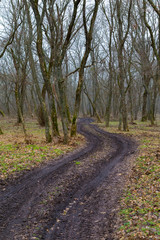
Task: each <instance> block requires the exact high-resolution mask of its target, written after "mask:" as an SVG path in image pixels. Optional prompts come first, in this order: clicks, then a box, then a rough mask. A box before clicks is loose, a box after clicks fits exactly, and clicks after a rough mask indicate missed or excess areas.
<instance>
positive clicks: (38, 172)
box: [0, 119, 136, 240]
mask: <svg viewBox="0 0 160 240" xmlns="http://www.w3.org/2000/svg"><path fill="white" fill-rule="evenodd" d="M90 122H91V120H90V119H81V120H80V121H79V127H78V131H79V132H80V133H81V134H83V135H84V136H85V137H86V140H87V145H86V146H85V147H83V148H81V149H79V150H77V151H75V152H74V153H72V154H68V155H66V156H64V157H61V158H60V159H57V160H56V161H55V160H54V161H53V162H52V161H51V162H50V163H49V164H48V165H46V166H43V167H41V168H39V169H35V170H33V171H31V172H30V173H28V174H26V175H24V176H23V177H21V178H20V179H18V180H16V182H14V183H12V184H10V185H8V186H6V188H5V189H2V190H1V191H0V240H23V239H27V240H32V239H45V240H49V239H52V240H57V239H60V240H102V239H103V240H105V239H106V240H107V239H108V240H109V239H116V232H115V223H116V213H117V207H118V201H119V198H120V196H121V194H122V191H123V188H124V185H125V182H126V179H127V178H128V174H129V172H130V169H131V159H132V157H131V156H132V155H133V154H134V152H135V149H136V147H135V143H134V142H133V141H131V140H129V139H127V138H125V137H123V136H120V135H116V134H111V133H106V132H105V131H103V130H100V129H99V128H98V127H97V126H95V125H93V124H90Z"/></svg>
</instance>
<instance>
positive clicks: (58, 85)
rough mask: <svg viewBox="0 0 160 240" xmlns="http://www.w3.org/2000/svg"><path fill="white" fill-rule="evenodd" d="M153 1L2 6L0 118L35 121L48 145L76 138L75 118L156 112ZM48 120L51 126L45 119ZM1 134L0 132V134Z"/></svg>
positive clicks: (159, 34)
mask: <svg viewBox="0 0 160 240" xmlns="http://www.w3.org/2000/svg"><path fill="white" fill-rule="evenodd" d="M159 11H160V10H159V6H158V2H157V1H151V0H150V1H135V0H134V1H123V2H122V1H107V2H105V1H95V2H94V1H73V2H72V1H41V2H38V1H7V2H6V1H5V2H4V3H3V1H2V2H1V43H0V45H1V54H0V57H1V63H0V90H1V95H0V109H1V114H2V115H3V113H4V114H5V115H11V116H12V115H17V122H18V123H22V124H23V130H24V134H25V138H27V132H26V128H25V116H26V115H27V116H36V117H37V119H38V121H39V123H40V124H41V125H44V126H45V136H46V141H47V142H50V141H51V139H52V136H57V135H59V126H58V120H57V119H58V118H60V121H61V124H62V127H63V135H64V141H65V142H67V141H68V137H69V136H70V135H71V136H73V135H75V134H76V122H77V118H78V115H79V114H80V115H81V116H94V117H96V118H97V120H98V121H99V122H100V121H101V118H102V119H105V122H106V126H109V122H110V119H116V120H119V129H123V130H124V131H127V130H128V121H130V122H132V123H134V120H137V118H140V119H141V120H142V121H146V120H148V119H149V120H150V122H151V125H154V123H155V121H156V116H158V114H159V112H160V107H159V106H160V104H159V103H160V102H159V101H160V100H159V89H160V77H159V76H160V74H159V71H160V70H159V68H160V56H159V54H160V24H159V23H160V12H159ZM50 121H51V126H50V124H49V122H50ZM2 131H3V130H2V129H1V132H2Z"/></svg>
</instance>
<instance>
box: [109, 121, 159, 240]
mask: <svg viewBox="0 0 160 240" xmlns="http://www.w3.org/2000/svg"><path fill="white" fill-rule="evenodd" d="M117 125H118V123H116V122H111V126H110V127H109V128H108V129H107V130H108V131H110V132H116V133H122V132H119V131H118V130H117ZM124 134H127V135H130V136H132V137H134V138H135V139H136V140H137V141H138V142H139V156H138V157H137V159H136V160H135V164H134V167H133V170H132V176H131V178H130V181H129V184H128V186H127V190H126V191H125V193H124V196H123V197H122V199H121V209H120V212H119V217H120V225H121V226H120V228H119V231H118V232H117V236H118V239H121V240H122V239H124V240H126V239H127V240H128V239H136V240H137V239H146V240H147V239H148V240H149V239H160V122H158V124H157V126H154V127H150V126H149V123H141V122H138V121H137V122H136V125H130V131H129V132H128V133H124Z"/></svg>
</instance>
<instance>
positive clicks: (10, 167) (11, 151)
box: [0, 118, 84, 180]
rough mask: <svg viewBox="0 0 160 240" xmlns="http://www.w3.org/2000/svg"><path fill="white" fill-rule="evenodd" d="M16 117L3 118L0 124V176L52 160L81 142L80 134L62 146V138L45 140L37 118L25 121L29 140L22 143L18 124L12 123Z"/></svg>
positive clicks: (16, 172)
mask: <svg viewBox="0 0 160 240" xmlns="http://www.w3.org/2000/svg"><path fill="white" fill-rule="evenodd" d="M15 122H16V119H7V118H5V119H3V120H1V121H0V126H2V128H3V132H4V134H3V135H0V179H1V180H4V179H7V178H8V177H15V176H17V175H18V174H19V173H20V172H22V171H24V170H30V169H31V168H33V167H37V166H39V165H40V164H42V163H44V162H46V161H48V160H51V159H54V158H56V157H58V156H60V155H62V154H65V153H67V152H69V151H72V150H74V149H75V148H77V147H78V146H79V145H80V144H82V142H84V140H83V138H82V137H81V136H77V137H76V138H72V139H71V140H70V142H69V144H68V145H64V144H63V142H62V141H61V138H59V139H54V140H53V142H52V143H49V144H48V143H46V142H45V137H44V136H45V133H44V128H42V127H40V126H39V125H38V124H37V121H36V120H33V119H32V120H31V119H28V120H27V121H26V127H27V132H28V134H29V136H30V143H29V144H25V143H24V136H23V132H22V126H21V125H15Z"/></svg>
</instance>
